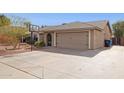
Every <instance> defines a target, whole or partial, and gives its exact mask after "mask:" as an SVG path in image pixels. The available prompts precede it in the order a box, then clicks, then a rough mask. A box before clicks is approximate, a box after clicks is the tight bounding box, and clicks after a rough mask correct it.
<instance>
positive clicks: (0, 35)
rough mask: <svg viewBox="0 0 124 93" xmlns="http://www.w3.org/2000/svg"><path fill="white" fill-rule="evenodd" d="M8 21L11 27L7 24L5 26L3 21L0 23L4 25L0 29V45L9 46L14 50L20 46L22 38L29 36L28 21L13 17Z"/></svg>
mask: <svg viewBox="0 0 124 93" xmlns="http://www.w3.org/2000/svg"><path fill="white" fill-rule="evenodd" d="M4 17H5V16H4ZM5 18H7V17H5ZM2 19H3V18H2ZM8 19H10V21H11V26H9V24H8V25H7V23H6V24H5V22H3V21H2V22H1V23H4V25H2V26H1V27H0V43H2V44H11V45H12V46H13V48H14V49H15V48H16V46H17V45H20V41H21V39H22V37H24V36H25V35H27V34H29V31H28V26H29V21H27V20H26V19H24V18H21V17H15V16H13V17H10V18H8ZM6 20H7V19H6Z"/></svg>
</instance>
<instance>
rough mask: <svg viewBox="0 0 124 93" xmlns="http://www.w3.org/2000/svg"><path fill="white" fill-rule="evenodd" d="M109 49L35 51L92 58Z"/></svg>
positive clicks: (49, 49) (53, 48)
mask: <svg viewBox="0 0 124 93" xmlns="http://www.w3.org/2000/svg"><path fill="white" fill-rule="evenodd" d="M109 49H111V47H106V48H100V49H95V50H85V51H81V50H80V51H79V50H72V49H62V48H55V47H44V48H42V49H39V50H37V51H44V52H52V53H59V54H66V55H75V56H85V57H94V56H96V55H97V54H99V53H100V52H102V51H105V50H109Z"/></svg>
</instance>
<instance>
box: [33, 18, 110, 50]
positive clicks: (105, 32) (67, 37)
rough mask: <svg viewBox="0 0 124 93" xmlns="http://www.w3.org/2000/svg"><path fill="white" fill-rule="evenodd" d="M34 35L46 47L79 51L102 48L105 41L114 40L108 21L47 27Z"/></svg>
mask: <svg viewBox="0 0 124 93" xmlns="http://www.w3.org/2000/svg"><path fill="white" fill-rule="evenodd" d="M34 33H35V34H37V35H38V40H43V41H44V42H45V45H46V46H54V47H59V48H68V49H78V50H87V49H97V48H102V47H104V40H110V39H111V38H112V30H111V27H110V24H109V21H107V20H103V21H94V22H71V23H64V24H62V25H58V26H46V27H42V28H40V29H39V30H38V32H37V31H34Z"/></svg>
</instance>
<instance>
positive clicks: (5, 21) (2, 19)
mask: <svg viewBox="0 0 124 93" xmlns="http://www.w3.org/2000/svg"><path fill="white" fill-rule="evenodd" d="M10 24H11V21H10V19H9V18H8V17H6V16H5V15H0V27H1V26H9V25H10Z"/></svg>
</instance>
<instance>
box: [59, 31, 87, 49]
mask: <svg viewBox="0 0 124 93" xmlns="http://www.w3.org/2000/svg"><path fill="white" fill-rule="evenodd" d="M57 47H61V48H70V49H80V50H86V49H88V32H81V33H70V32H69V33H57Z"/></svg>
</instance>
